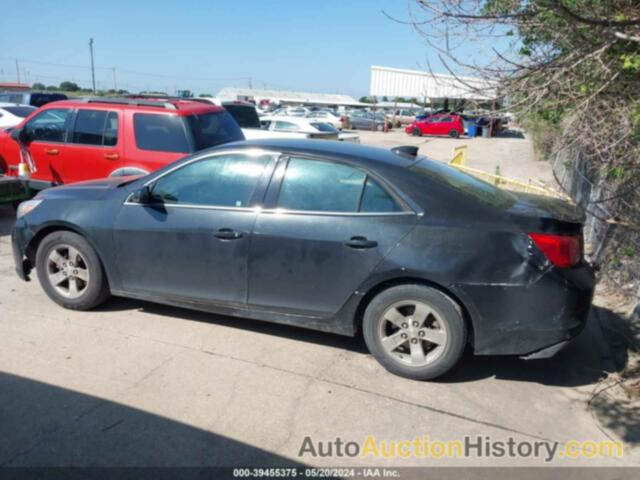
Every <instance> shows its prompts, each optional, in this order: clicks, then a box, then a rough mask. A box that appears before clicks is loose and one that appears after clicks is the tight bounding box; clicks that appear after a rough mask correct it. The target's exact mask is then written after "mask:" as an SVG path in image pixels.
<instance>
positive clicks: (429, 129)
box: [404, 113, 464, 138]
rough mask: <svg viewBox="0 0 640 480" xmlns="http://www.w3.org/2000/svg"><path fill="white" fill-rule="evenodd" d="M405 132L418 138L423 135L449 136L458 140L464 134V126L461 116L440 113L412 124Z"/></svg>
mask: <svg viewBox="0 0 640 480" xmlns="http://www.w3.org/2000/svg"><path fill="white" fill-rule="evenodd" d="M404 131H405V132H407V133H408V134H409V135H415V136H417V137H421V136H422V135H449V136H450V137H451V138H458V137H459V136H460V135H462V134H463V133H464V124H463V123H462V117H461V116H460V115H455V114H452V113H439V114H436V115H430V116H428V117H426V118H424V119H422V120H417V121H415V122H413V123H410V124H409V125H408V126H407V127H406V128H405V129H404Z"/></svg>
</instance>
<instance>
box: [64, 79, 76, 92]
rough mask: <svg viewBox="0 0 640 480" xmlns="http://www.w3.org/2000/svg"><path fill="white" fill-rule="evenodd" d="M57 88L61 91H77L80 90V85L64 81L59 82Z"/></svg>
mask: <svg viewBox="0 0 640 480" xmlns="http://www.w3.org/2000/svg"><path fill="white" fill-rule="evenodd" d="M59 89H60V90H61V91H63V92H77V91H78V90H80V87H79V86H78V84H77V83H74V82H69V81H64V82H62V83H61V84H60V87H59Z"/></svg>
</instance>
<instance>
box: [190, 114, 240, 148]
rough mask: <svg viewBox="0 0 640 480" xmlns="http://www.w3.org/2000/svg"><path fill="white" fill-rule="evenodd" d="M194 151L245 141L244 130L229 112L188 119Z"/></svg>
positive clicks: (192, 116)
mask: <svg viewBox="0 0 640 480" xmlns="http://www.w3.org/2000/svg"><path fill="white" fill-rule="evenodd" d="M186 119H187V125H188V127H189V129H190V130H191V135H192V137H193V143H194V149H195V150H202V149H203V148H209V147H213V146H214V145H220V144H221V143H228V142H236V141H239V140H244V135H243V134H242V130H240V127H239V126H238V124H237V123H236V121H235V120H234V119H233V117H232V116H231V115H230V114H229V113H228V112H226V111H225V112H220V113H217V112H216V113H205V114H202V115H189V116H188V117H186Z"/></svg>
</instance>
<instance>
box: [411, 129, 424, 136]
mask: <svg viewBox="0 0 640 480" xmlns="http://www.w3.org/2000/svg"><path fill="white" fill-rule="evenodd" d="M411 134H412V135H413V136H414V137H421V136H422V132H421V131H420V129H419V128H414V129H413V130H412V131H411Z"/></svg>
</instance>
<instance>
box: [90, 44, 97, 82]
mask: <svg viewBox="0 0 640 480" xmlns="http://www.w3.org/2000/svg"><path fill="white" fill-rule="evenodd" d="M89 52H91V82H92V84H93V94H94V95H95V93H96V69H95V67H94V66H93V38H90V39H89Z"/></svg>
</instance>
